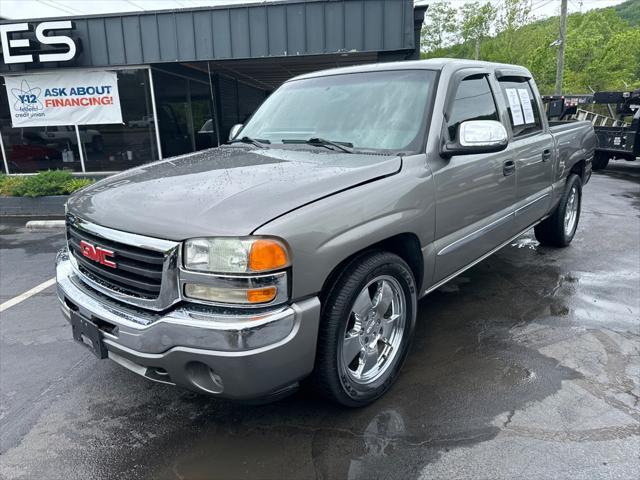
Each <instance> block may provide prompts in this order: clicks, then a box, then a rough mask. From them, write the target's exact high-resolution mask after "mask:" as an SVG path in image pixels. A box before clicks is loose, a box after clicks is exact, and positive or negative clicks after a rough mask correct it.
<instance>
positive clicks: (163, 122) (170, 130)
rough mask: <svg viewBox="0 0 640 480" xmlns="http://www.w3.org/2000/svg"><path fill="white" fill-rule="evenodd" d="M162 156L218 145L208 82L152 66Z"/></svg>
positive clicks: (171, 155)
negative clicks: (190, 78) (155, 68)
mask: <svg viewBox="0 0 640 480" xmlns="http://www.w3.org/2000/svg"><path fill="white" fill-rule="evenodd" d="M153 85H154V90H155V93H156V107H157V109H158V123H159V126H158V128H159V129H160V141H161V145H162V156H163V157H165V158H167V157H173V156H175V155H181V154H183V153H188V152H193V151H195V150H202V149H204V148H210V147H213V146H216V145H217V136H216V132H215V121H214V120H213V114H212V111H213V105H212V102H211V89H210V86H209V84H208V83H203V82H198V81H195V80H189V79H186V78H183V77H180V76H177V75H172V74H170V73H166V72H162V71H160V70H153Z"/></svg>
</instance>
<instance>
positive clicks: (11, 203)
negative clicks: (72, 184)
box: [0, 195, 69, 218]
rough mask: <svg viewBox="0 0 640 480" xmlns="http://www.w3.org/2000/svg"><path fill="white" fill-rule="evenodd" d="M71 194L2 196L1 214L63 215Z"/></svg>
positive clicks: (0, 202) (0, 201) (0, 200)
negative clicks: (31, 196) (33, 196)
mask: <svg viewBox="0 0 640 480" xmlns="http://www.w3.org/2000/svg"><path fill="white" fill-rule="evenodd" d="M68 199H69V195H52V196H46V197H35V198H30V197H0V216H24V217H39V218H42V217H61V216H63V215H64V205H65V203H67V200H68Z"/></svg>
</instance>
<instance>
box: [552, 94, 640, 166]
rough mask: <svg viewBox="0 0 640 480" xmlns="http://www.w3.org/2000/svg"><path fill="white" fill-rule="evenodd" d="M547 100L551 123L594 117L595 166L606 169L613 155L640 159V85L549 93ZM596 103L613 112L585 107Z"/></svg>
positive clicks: (622, 158) (625, 158) (618, 157)
mask: <svg viewBox="0 0 640 480" xmlns="http://www.w3.org/2000/svg"><path fill="white" fill-rule="evenodd" d="M543 101H544V104H545V107H546V110H547V117H548V118H549V122H550V124H551V125H553V124H554V123H559V122H564V121H567V120H570V119H578V120H590V121H591V123H592V124H593V128H594V130H595V132H596V137H597V141H598V143H597V146H596V151H595V156H594V158H593V170H603V169H605V168H606V167H607V165H608V164H609V160H611V159H615V160H627V161H634V160H638V159H639V157H640V89H637V90H634V91H626V92H594V93H593V94H591V95H562V96H545V97H543ZM593 104H596V105H606V106H607V110H608V114H609V115H608V116H607V115H601V114H598V113H595V112H592V111H589V110H586V109H584V108H583V107H585V106H587V105H593ZM613 105H615V109H614V107H613Z"/></svg>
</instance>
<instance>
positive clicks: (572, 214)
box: [564, 186, 580, 236]
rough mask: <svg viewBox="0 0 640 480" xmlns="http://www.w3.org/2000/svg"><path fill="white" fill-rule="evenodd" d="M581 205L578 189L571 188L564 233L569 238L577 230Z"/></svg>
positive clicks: (565, 215)
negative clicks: (579, 206)
mask: <svg viewBox="0 0 640 480" xmlns="http://www.w3.org/2000/svg"><path fill="white" fill-rule="evenodd" d="M579 203H580V199H579V198H578V189H577V188H576V187H575V186H574V187H571V191H570V192H569V198H568V199H567V208H566V209H565V211H564V233H565V235H567V236H570V235H571V234H572V233H573V230H574V229H575V228H576V223H577V221H578V204H579Z"/></svg>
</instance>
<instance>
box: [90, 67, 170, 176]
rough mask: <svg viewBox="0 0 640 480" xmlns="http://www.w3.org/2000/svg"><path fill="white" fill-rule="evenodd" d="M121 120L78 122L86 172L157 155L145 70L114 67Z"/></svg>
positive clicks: (120, 167) (138, 162) (118, 167)
mask: <svg viewBox="0 0 640 480" xmlns="http://www.w3.org/2000/svg"><path fill="white" fill-rule="evenodd" d="M118 91H119V93H120V107H121V109H122V121H123V123H122V124H105V125H83V126H80V140H81V142H82V146H83V153H84V163H85V168H86V171H87V172H105V171H118V170H125V169H127V168H131V167H134V166H137V165H141V164H143V163H148V162H151V161H153V160H157V159H158V151H157V150H158V149H157V144H156V132H155V125H154V119H153V106H152V103H151V91H150V87H149V73H148V71H147V70H145V69H136V70H120V71H118Z"/></svg>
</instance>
